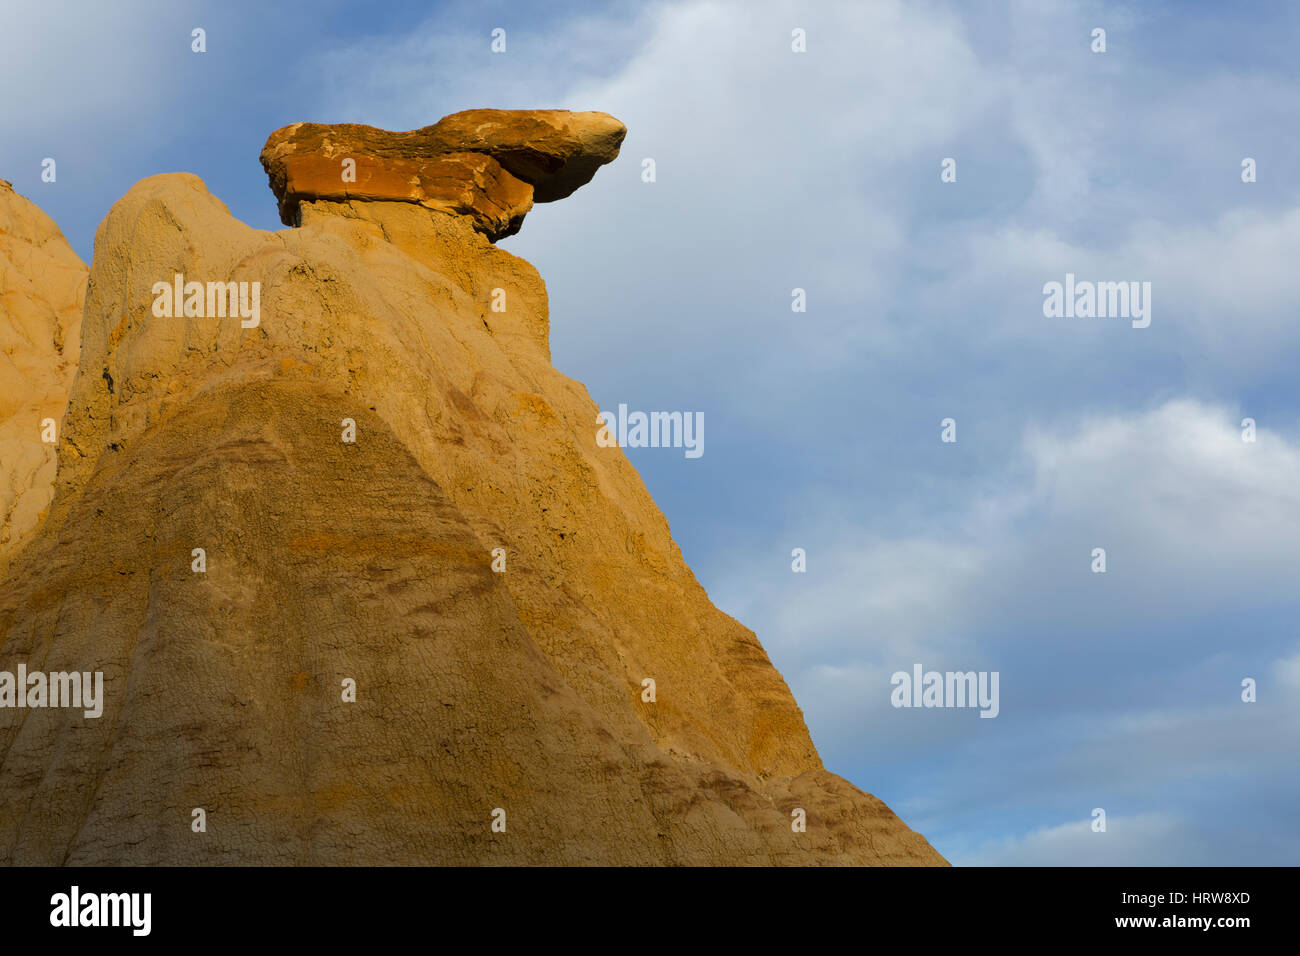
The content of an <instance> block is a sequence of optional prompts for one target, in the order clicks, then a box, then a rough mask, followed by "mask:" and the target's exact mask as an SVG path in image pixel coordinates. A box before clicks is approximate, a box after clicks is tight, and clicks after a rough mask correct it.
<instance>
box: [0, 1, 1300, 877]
mask: <svg viewBox="0 0 1300 956" xmlns="http://www.w3.org/2000/svg"><path fill="white" fill-rule="evenodd" d="M515 7H518V8H519V9H514V8H515ZM267 8H269V9H267ZM3 18H4V22H3V24H2V28H0V79H3V81H4V86H5V88H6V89H9V90H22V91H25V92H24V94H23V95H21V96H13V95H10V96H9V97H7V102H6V107H5V113H4V134H3V136H0V176H2V177H4V178H6V179H9V180H12V181H13V183H14V185H15V186H16V188H18V190H19V191H20V192H21V193H23V194H24V195H26V196H29V197H31V198H32V199H34V200H35V201H37V202H38V203H39V204H40V205H41V206H42V208H44V209H45V210H46V211H47V212H48V213H49V214H50V215H51V216H52V217H53V218H54V219H55V220H56V221H57V222H58V223H59V224H60V225H61V227H62V228H63V229H64V231H65V233H66V234H67V235H68V238H69V240H70V241H71V242H72V244H73V246H74V247H75V248H76V249H77V251H78V252H79V253H80V254H81V255H82V257H83V258H86V259H89V258H90V255H91V249H92V242H93V236H94V230H95V227H96V226H97V224H98V222H99V221H100V220H101V219H102V218H103V216H104V214H105V213H106V212H107V210H108V208H109V207H110V206H111V204H112V203H113V202H114V201H115V200H116V199H117V198H118V197H120V196H121V195H122V194H123V193H125V192H126V190H127V189H128V188H130V186H131V185H132V184H133V183H134V182H136V181H137V180H139V179H141V178H143V177H145V176H148V175H152V174H155V173H159V172H168V171H176V170H184V171H189V172H193V173H196V174H197V175H199V176H201V177H202V178H203V179H204V180H205V181H206V182H207V184H208V186H209V188H210V189H211V190H212V192H213V193H214V194H216V195H217V196H219V197H220V198H221V199H223V201H225V202H226V204H227V205H228V206H229V207H230V209H231V211H232V213H233V214H234V215H235V216H237V217H238V218H240V219H242V220H244V221H245V222H248V223H249V224H250V225H253V226H256V227H260V228H266V229H275V228H280V225H279V222H278V219H277V217H276V214H275V203H274V201H273V197H272V196H271V193H270V191H269V189H268V188H267V185H266V178H265V175H264V174H263V172H262V170H261V167H260V166H259V165H258V163H257V154H258V152H259V151H260V149H261V146H262V144H263V142H264V141H265V139H266V136H267V135H268V134H269V133H270V132H271V131H272V130H273V129H275V128H277V127H279V126H282V125H284V124H286V123H290V122H294V121H298V120H312V121H318V122H365V123H370V124H372V125H377V126H383V127H387V128H390V129H410V128H414V127H417V126H423V125H427V124H429V123H432V122H435V121H436V120H437V119H439V118H440V117H442V116H443V115H445V114H447V113H451V112H455V111H457V110H460V109H467V108H471V107H488V106H491V107H509V108H536V107H563V108H570V109H599V110H604V111H607V112H610V113H613V114H614V115H616V116H618V117H619V118H620V119H622V120H623V121H624V122H625V123H626V124H627V125H628V128H629V133H628V137H627V140H626V142H625V144H624V148H623V154H622V156H621V157H620V159H619V160H618V161H617V162H616V163H615V164H614V165H612V166H610V167H608V168H606V169H604V170H602V171H601V172H600V173H599V174H598V175H597V177H596V179H595V180H594V181H593V182H592V183H591V184H590V185H589V186H587V187H584V188H583V189H582V190H580V191H579V192H578V193H576V194H574V196H572V197H570V198H569V199H567V200H564V201H562V202H559V203H555V204H551V205H546V206H539V207H537V208H536V209H534V211H533V212H531V213H530V214H529V216H528V219H527V221H526V222H525V224H524V227H523V230H522V231H521V232H520V234H519V235H518V236H515V237H512V238H510V239H508V240H505V241H504V242H503V243H502V245H503V246H504V247H505V248H508V249H509V250H510V251H512V252H515V253H517V254H519V255H522V256H524V257H525V258H527V259H529V260H530V261H532V262H533V263H534V264H535V265H536V266H537V267H538V268H539V270H540V271H541V273H542V275H543V277H544V278H545V279H546V281H547V285H548V289H549V292H550V299H551V310H552V311H551V329H552V345H553V352H554V357H555V362H556V364H557V366H558V367H559V368H560V369H561V370H562V371H564V372H566V373H567V374H569V375H571V376H573V377H574V378H576V379H578V380H580V381H582V382H584V383H585V384H586V385H587V386H588V389H589V390H590V392H591V394H592V396H593V397H594V398H595V399H596V400H597V401H598V402H599V403H601V405H602V407H605V408H614V407H616V406H617V404H619V403H620V402H625V403H627V404H628V405H629V406H630V407H631V408H633V409H646V410H651V409H663V410H691V411H701V412H703V413H704V416H705V420H706V423H707V427H706V444H705V454H704V456H703V457H702V458H699V459H696V460H688V459H685V458H684V456H683V455H682V454H681V452H680V450H672V449H646V450H629V454H630V455H631V456H632V460H633V462H634V463H635V464H636V466H637V467H638V469H640V471H641V473H642V475H643V476H644V478H645V481H646V483H647V485H648V486H649V488H650V491H651V493H652V494H653V495H654V497H655V500H656V501H657V502H658V503H659V504H660V506H661V507H662V508H663V510H664V512H665V513H666V515H667V516H668V519H669V521H670V523H671V525H672V528H673V532H674V535H675V537H676V538H677V540H678V542H679V543H680V544H681V546H682V549H683V551H684V553H685V555H686V557H687V560H688V561H689V562H690V564H691V566H692V568H693V569H694V570H695V572H696V575H697V577H698V578H699V580H700V581H701V583H702V584H703V585H704V586H705V588H706V589H707V590H708V592H709V594H710V596H711V597H712V598H713V600H714V601H715V603H717V604H718V605H719V606H720V607H722V608H723V609H724V610H726V611H728V612H729V613H732V614H733V615H735V616H736V617H737V618H739V619H740V620H741V621H742V622H744V623H745V624H746V625H748V626H749V627H751V628H753V629H754V630H755V631H756V633H757V634H758V635H759V637H760V639H761V640H762V641H763V643H764V646H765V647H766V648H767V649H768V652H769V654H770V655H771V656H772V659H773V661H774V663H775V664H776V665H777V667H778V668H779V669H780V670H781V672H782V673H783V674H784V675H785V677H786V679H787V681H788V682H789V683H790V685H791V687H792V689H793V691H794V693H795V696H796V698H797V699H798V700H799V702H800V704H801V706H802V707H803V709H804V712H805V715H806V716H807V719H808V722H809V726H810V728H811V730H812V733H813V739H814V740H815V742H816V743H817V745H818V747H819V749H820V751H821V753H822V756H823V758H824V760H825V762H826V764H827V766H828V767H830V768H831V769H832V770H834V771H836V772H838V773H841V774H842V775H844V776H846V777H848V778H849V779H851V780H853V781H854V782H855V783H857V784H858V785H860V786H862V787H863V788H864V789H867V790H870V791H871V792H873V793H876V794H878V795H879V796H880V797H881V798H882V799H884V800H885V801H886V802H888V803H889V804H890V805H891V806H892V807H893V808H894V809H895V810H896V811H898V812H899V813H900V814H901V815H902V816H903V817H904V819H905V820H907V821H908V822H909V823H910V824H911V825H913V826H914V827H916V828H917V829H919V830H920V831H921V832H923V833H924V834H925V835H926V836H927V837H928V838H929V839H930V840H931V842H932V843H933V844H934V845H935V846H936V847H937V848H938V849H939V850H940V851H941V852H943V853H944V854H945V855H947V856H948V857H949V858H950V859H952V860H953V861H954V862H958V863H999V864H1016V863H1061V864H1075V863H1085V864H1086V863H1123V864H1127V863H1132V864H1190V863H1212V864H1213V863H1223V864H1252V863H1273V864H1294V863H1297V862H1300V827H1297V815H1298V813H1297V809H1296V808H1297V806H1300V700H1298V698H1300V629H1298V628H1297V625H1296V623H1295V622H1296V620H1297V611H1298V610H1300V587H1298V586H1297V578H1298V577H1300V575H1298V574H1297V571H1300V400H1298V399H1297V391H1296V389H1295V387H1294V379H1295V367H1296V358H1297V351H1298V347H1300V324H1297V322H1296V321H1295V319H1296V317H1297V305H1298V296H1297V287H1296V283H1295V281H1294V275H1295V273H1296V268H1295V262H1296V261H1297V260H1298V259H1300V187H1297V179H1296V177H1295V175H1294V170H1296V169H1297V168H1300V140H1298V139H1297V137H1296V135H1295V130H1296V129H1297V119H1298V117H1297V104H1300V95H1297V94H1300V78H1298V77H1297V68H1296V66H1295V56H1294V48H1295V38H1296V37H1297V36H1298V35H1300V30H1298V29H1297V28H1298V27H1300V8H1297V7H1295V6H1294V5H1291V4H1282V3H1279V4H1263V3H1260V4H1251V3H1244V4H1234V5H1231V6H1228V7H1221V6H1220V5H1217V4H1205V3H1195V4H1194V3H1170V4H1160V3H1144V4H1140V5H1136V4H1135V5H1132V6H1123V5H1117V4H1110V3H1070V2H1009V3H988V4H960V3H907V4H904V3H896V2H889V0H882V2H877V3H872V4H862V3H854V2H839V3H837V2H818V3H780V2H768V0H748V2H740V0H735V2H724V0H716V2H675V3H662V4H632V3H612V4H605V5H600V4H584V5H565V4H546V5H541V4H504V3H495V4H494V3H486V4H484V3H461V4H457V3H450V4H429V3H389V4H385V3H370V4H343V3H337V2H336V3H331V2H323V3H313V4H311V5H310V7H307V6H305V5H302V4H295V3H284V4H277V5H263V4H252V3H233V2H232V3H203V2H199V3H192V4H187V5H184V6H182V5H175V4H163V3H130V2H128V3H123V4H117V5H114V8H113V9H107V8H102V7H101V5H97V4H88V3H86V4H75V3H59V2H49V0H46V2H42V3H41V4H24V5H17V4H15V3H13V2H8V3H6V5H5V8H4V13H3ZM195 26H202V27H204V28H205V29H206V30H207V33H208V52H207V53H205V54H202V55H196V54H193V53H191V52H190V48H189V31H190V30H191V29H192V28H193V27H195ZM495 27H502V28H504V29H505V30H506V31H507V52H506V53H505V54H502V55H493V54H492V53H490V51H489V34H490V32H491V30H492V29H493V28H495ZM795 27H801V28H803V29H805V30H806V31H807V37H808V40H807V46H808V49H807V52H806V53H803V54H795V53H792V51H791V50H790V32H791V30H792V29H793V28H795ZM1094 27H1102V28H1104V29H1106V30H1107V51H1106V52H1105V53H1102V54H1098V53H1093V52H1091V50H1090V42H1091V39H1090V35H1091V31H1092V29H1093V28H1094ZM46 156H51V157H55V158H56V159H57V161H58V174H59V175H58V182H57V183H55V184H45V183H42V182H40V178H39V176H40V161H41V159H42V158H44V157H46ZM644 157H653V158H654V159H655V160H656V164H657V173H658V176H657V181H656V182H654V183H653V184H648V183H643V182H641V179H640V168H641V167H640V163H641V160H642V159H643V158H644ZM945 157H953V158H955V159H956V160H957V172H958V175H957V181H956V182H955V183H942V182H940V177H939V172H940V162H941V161H942V160H943V159H944V158H945ZM1244 157H1252V158H1254V159H1255V160H1256V163H1257V168H1258V180H1257V182H1254V183H1250V184H1246V183H1243V182H1242V181H1241V175H1240V172H1241V162H1242V159H1243V158H1244ZM1067 272H1073V273H1075V274H1076V275H1078V276H1079V277H1080V278H1084V279H1095V280H1103V281H1119V280H1140V281H1149V282H1151V283H1152V289H1153V292H1152V321H1151V325H1150V327H1148V328H1145V329H1134V328H1132V327H1131V326H1130V324H1129V323H1128V322H1127V321H1124V320H1115V319H1048V318H1045V317H1044V315H1043V311H1042V302H1043V296H1042V287H1043V284H1044V283H1045V282H1049V281H1061V280H1062V279H1063V277H1064V275H1065V273H1067ZM795 287H799V288H804V289H805V290H806V291H807V297H808V311H807V312H806V313H792V312H791V310H790V297H791V290H792V289H793V288H795ZM1247 416H1249V417H1252V418H1254V419H1255V420H1256V422H1257V427H1258V440H1257V441H1256V442H1255V443H1253V444H1251V443H1245V442H1243V441H1241V437H1240V434H1241V430H1240V422H1241V420H1242V418H1244V417H1247ZM947 417H952V418H954V419H956V421H957V435H958V440H957V442H956V443H955V444H945V443H942V442H940V440H939V437H940V426H939V423H940V420H941V419H943V418H947ZM795 547H802V548H805V549H806V550H807V553H808V571H807V573H806V574H793V573H792V572H791V570H790V551H791V549H792V548H795ZM1094 547H1104V548H1106V550H1107V557H1108V569H1107V572H1106V573H1105V574H1093V573H1092V572H1091V570H1090V563H1091V551H1092V549H1093V548H1094ZM914 663H921V664H923V665H924V666H925V667H926V668H927V669H936V670H990V671H992V670H996V671H998V672H999V673H1000V675H1001V683H1000V692H1001V713H1000V715H999V716H998V717H997V718H996V719H993V720H987V719H979V718H978V715H977V713H976V712H975V711H972V710H959V709H933V710H924V709H895V708H892V707H891V706H890V704H889V695H890V689H891V688H890V685H889V676H890V674H891V673H893V672H894V671H896V670H910V669H911V667H912V665H913V664H914ZM1245 677H1252V678H1254V679H1255V680H1256V681H1257V682H1258V688H1259V690H1258V695H1259V699H1258V701H1257V702H1256V703H1253V704H1247V703H1244V702H1242V701H1241V699H1240V683H1241V680H1242V679H1243V678H1245ZM1095 807H1102V808H1104V809H1105V810H1106V812H1107V818H1108V826H1107V831H1106V832H1105V833H1094V832H1093V831H1092V830H1091V828H1090V826H1089V824H1090V822H1091V816H1090V814H1091V812H1092V810H1093V808H1095Z"/></svg>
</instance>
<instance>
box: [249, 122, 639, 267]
mask: <svg viewBox="0 0 1300 956" xmlns="http://www.w3.org/2000/svg"><path fill="white" fill-rule="evenodd" d="M626 133H627V129H626V127H624V126H623V124H622V123H620V122H619V121H618V120H616V119H615V118H614V117H612V116H610V115H609V114H608V113H598V112H585V113H571V112H569V111H568V110H465V111H464V112H460V113H453V114H452V115H451V116H448V117H446V118H444V119H442V120H440V121H439V122H437V123H435V124H434V125H432V126H426V127H423V128H421V129H416V130H410V131H408V132H390V131H388V130H382V129H376V128H375V127H373V126H361V125H357V124H350V123H344V124H337V125H327V124H321V123H294V124H292V125H290V126H286V127H284V128H282V129H279V130H276V131H275V132H274V133H272V134H271V136H270V138H269V139H268V140H267V141H266V146H264V147H263V149H262V156H261V159H262V166H263V167H264V168H265V169H266V172H267V175H268V176H269V177H270V181H271V190H272V191H273V192H274V193H275V196H276V200H277V201H278V203H279V208H280V219H281V221H282V222H284V223H285V225H298V224H299V222H300V219H299V204H300V203H302V202H304V201H314V200H330V201H337V202H345V201H349V200H361V201H372V202H373V201H397V202H410V203H417V204H419V205H422V206H426V207H428V208H430V209H435V210H437V211H439V212H444V213H449V214H451V215H457V216H465V217H466V218H468V219H469V220H470V222H471V223H472V225H473V226H474V228H475V229H476V230H477V231H478V232H481V233H482V234H483V235H485V236H487V237H488V238H489V239H490V240H492V241H494V242H495V241H496V240H497V239H501V238H503V237H505V236H510V235H514V234H515V233H516V232H518V231H519V227H520V225H521V224H522V222H523V219H524V215H525V214H526V213H527V212H528V210H529V209H531V208H532V205H533V203H534V202H553V201H555V200H557V199H563V198H565V197H566V196H569V195H571V194H572V193H573V192H574V190H576V189H578V188H579V187H580V186H583V185H585V184H586V183H588V182H590V181H591V178H592V177H593V176H594V175H595V174H596V170H598V169H599V168H600V167H601V166H603V165H604V164H606V163H608V162H611V161H612V160H613V159H614V158H615V157H617V156H618V150H619V146H620V145H621V144H622V142H623V137H624V136H625V135H626ZM349 161H350V162H349Z"/></svg>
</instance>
